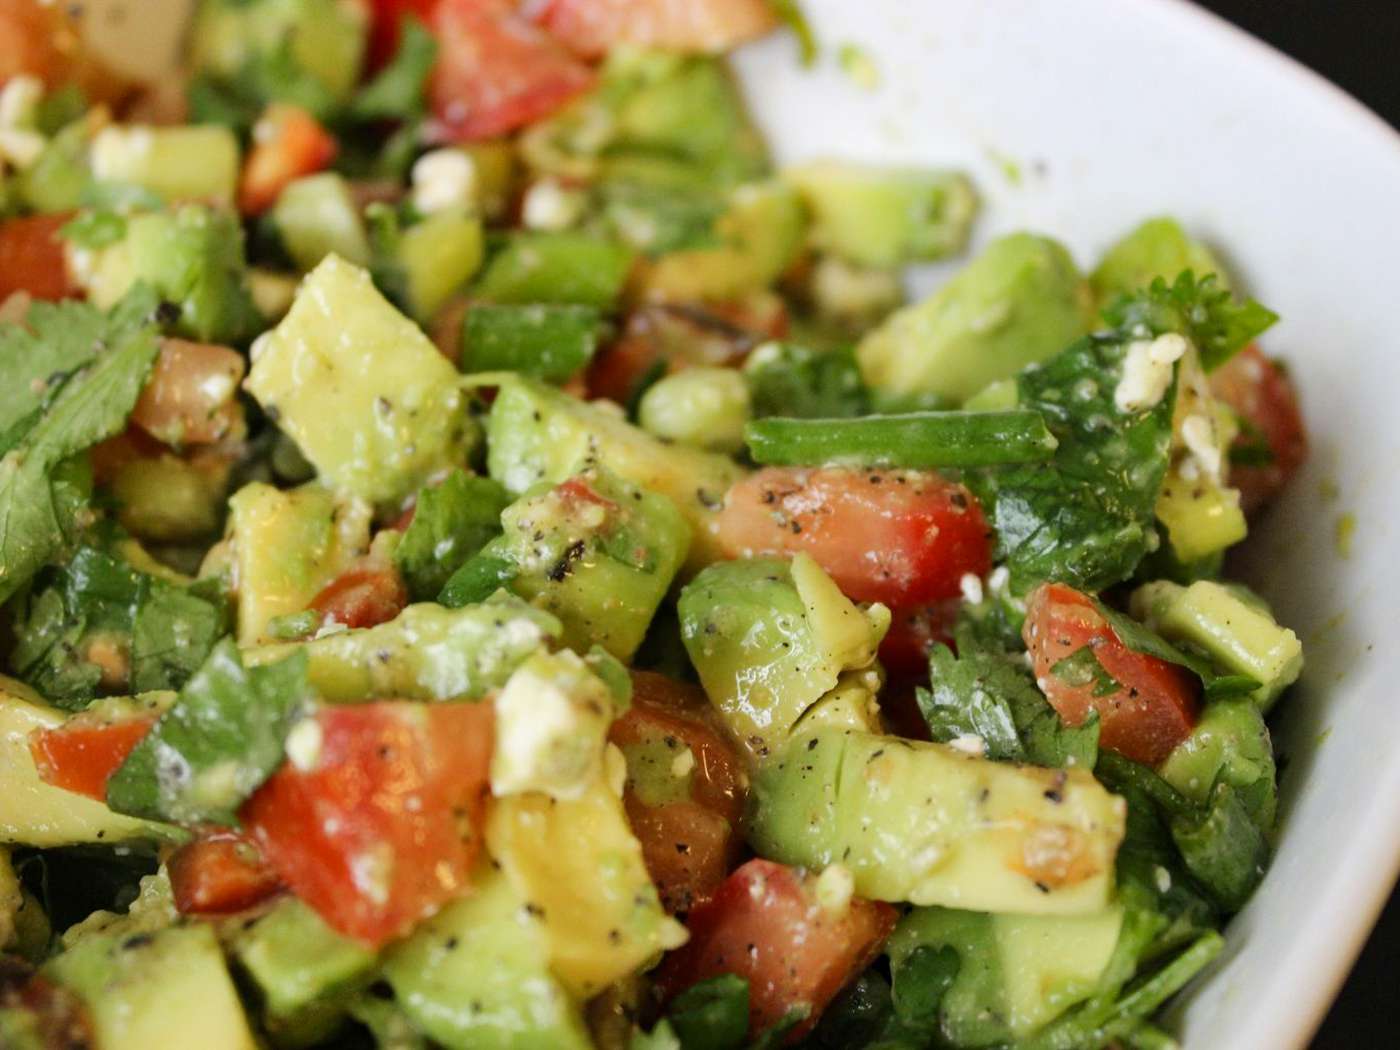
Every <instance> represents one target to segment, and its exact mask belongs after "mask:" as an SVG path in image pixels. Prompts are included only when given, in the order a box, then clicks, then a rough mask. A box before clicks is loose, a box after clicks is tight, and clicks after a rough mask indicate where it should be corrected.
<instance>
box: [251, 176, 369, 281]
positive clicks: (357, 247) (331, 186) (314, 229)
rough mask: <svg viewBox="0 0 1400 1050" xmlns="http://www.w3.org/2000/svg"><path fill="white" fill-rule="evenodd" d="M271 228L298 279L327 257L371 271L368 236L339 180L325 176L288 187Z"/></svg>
mask: <svg viewBox="0 0 1400 1050" xmlns="http://www.w3.org/2000/svg"><path fill="white" fill-rule="evenodd" d="M272 222H273V225H275V226H276V227H277V232H278V234H280V235H281V238H282V246H283V247H284V248H286V249H287V254H288V255H289V256H291V259H292V262H294V263H296V266H297V269H298V270H300V271H301V272H302V273H307V272H309V271H311V270H314V269H315V268H316V266H317V265H318V264H319V263H320V262H321V260H322V259H324V258H325V257H326V256H328V255H331V254H335V255H339V256H340V257H341V258H342V259H344V260H345V261H346V262H352V263H354V264H355V265H356V266H368V265H369V258H370V251H369V234H368V233H366V232H365V223H364V219H363V218H361V216H360V210H359V208H357V207H356V206H355V200H354V198H353V197H352V196H351V194H350V184H349V183H348V182H346V181H345V177H344V176H343V175H338V174H336V173H335V172H333V171H325V172H321V173H320V174H319V175H307V176H305V177H304V178H300V179H297V180H296V181H294V182H291V183H289V184H288V185H287V188H286V189H284V190H283V191H282V193H281V195H280V196H278V198H277V203H276V204H275V205H273V208H272Z"/></svg>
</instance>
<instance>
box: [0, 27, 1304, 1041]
mask: <svg viewBox="0 0 1400 1050" xmlns="http://www.w3.org/2000/svg"><path fill="white" fill-rule="evenodd" d="M784 22H786V23H787V28H786V29H785V30H784V31H789V32H795V33H796V34H797V35H798V37H799V38H800V40H801V41H802V43H803V50H804V51H805V52H807V53H808V56H809V58H816V57H817V55H818V46H819V44H821V43H823V42H821V41H820V38H819V34H818V35H816V36H814V35H813V33H812V27H810V26H808V25H807V24H806V23H805V22H804V21H803V20H802V17H801V13H800V11H799V10H798V9H797V7H796V5H795V4H793V3H791V2H786V0H785V2H773V3H770V2H768V0H692V2H688V3H681V2H670V0H543V2H534V3H524V4H517V3H515V2H514V0H372V2H370V0H203V2H201V3H199V4H197V6H196V11H195V13H194V16H193V22H192V25H191V26H190V30H189V34H188V38H187V41H186V47H185V50H184V52H183V56H182V59H181V67H180V70H179V71H178V73H173V72H172V73H171V74H169V75H168V76H164V77H162V78H160V79H159V80H158V81H156V82H155V83H152V84H147V85H139V84H133V83H131V82H129V81H128V80H125V79H123V78H122V77H121V76H120V75H119V74H117V73H115V72H113V71H112V69H111V68H109V67H108V66H107V65H106V64H104V61H103V60H102V58H101V57H100V56H99V55H97V54H95V53H94V52H92V51H91V50H90V49H89V48H87V47H85V46H84V45H83V39H84V33H85V29H86V27H85V25H84V22H83V15H82V12H81V5H78V6H77V8H74V5H50V4H46V3H40V2H37V0H25V2H16V3H11V4H7V5H5V6H3V7H0V82H2V83H0V159H2V160H3V176H0V216H3V218H0V376H3V382H0V456H3V458H0V603H3V622H4V631H3V643H2V644H3V648H2V649H0V652H3V668H0V669H2V670H3V672H4V676H3V677H0V1045H3V1046H5V1047H14V1048H18V1050H34V1048H45V1050H48V1048H56V1047H69V1048H75V1047H86V1048H93V1050H149V1048H154V1047H193V1046H198V1047H201V1048H207V1050H224V1048H228V1050H248V1048H254V1047H278V1048H284V1047H285V1048H309V1047H381V1048H386V1050H387V1048H393V1050H409V1048H427V1047H444V1048H449V1050H476V1048H520V1050H534V1048H560V1050H591V1048H598V1050H741V1048H776V1047H779V1046H800V1047H805V1048H811V1050H825V1048H869V1050H876V1048H879V1050H922V1048H932V1047H940V1048H942V1047H951V1048H966V1050H972V1048H991V1047H998V1048H1015V1050H1031V1048H1044V1050H1073V1048H1098V1047H1116V1048H1130V1047H1136V1048H1159V1047H1165V1046H1170V1045H1174V1044H1173V1043H1172V1040H1171V1036H1170V1035H1169V1034H1168V1031H1167V1028H1166V1027H1165V1026H1164V1025H1165V1022H1162V1021H1161V1018H1160V1011H1161V1008H1162V1007H1163V1005H1164V1004H1165V1003H1166V1002H1167V1001H1168V1000H1169V999H1171V998H1172V996H1173V995H1175V993H1176V992H1178V991H1179V990H1180V989H1181V988H1182V987H1183V986H1184V985H1185V984H1186V983H1187V982H1188V981H1190V980H1191V979H1192V978H1193V977H1195V976H1196V975H1197V974H1199V973H1201V972H1202V970H1203V969H1204V968H1205V967H1207V966H1208V964H1209V963H1210V962H1211V961H1212V960H1213V959H1214V958H1215V957H1216V956H1217V955H1218V954H1219V953H1220V951H1221V949H1222V947H1223V944H1224V941H1223V937H1222V932H1221V931H1222V929H1223V926H1224V924H1225V923H1226V922H1227V921H1228V919H1229V918H1230V916H1231V915H1232V914H1234V913H1235V912H1236V911H1238V910H1239V909H1240V908H1241V907H1242V906H1243V905H1244V904H1245V902H1246V901H1247V900H1248V899H1249V897H1250V895H1251V894H1252V893H1253V891H1254V890H1255V889H1256V887H1257V886H1258V885H1259V883H1260V881H1261V880H1262V879H1263V878H1264V875H1265V871H1266V868H1267V867H1268V862H1269V858H1270V853H1271V848H1272V843H1273V840H1274V835H1275V831H1276V823H1277V809H1278V792H1277V783H1278V776H1277V772H1278V770H1277V764H1276V759H1275V754H1274V749H1273V747H1272V745H1271V742H1270V736H1269V728H1268V724H1269V722H1268V720H1269V718H1270V717H1271V712H1272V711H1273V709H1274V707H1275V705H1276V704H1277V703H1278V702H1279V700H1280V698H1281V697H1282V696H1283V695H1284V694H1285V693H1286V692H1287V691H1288V688H1289V687H1290V686H1291V685H1292V684H1293V683H1294V682H1295V681H1296V680H1297V678H1298V677H1299V674H1300V671H1301V669H1302V660H1303V657H1302V651H1301V646H1300V643H1299V641H1298V638H1297V637H1296V636H1295V634H1294V633H1293V632H1292V631H1291V630H1289V629H1288V627H1287V626H1285V625H1283V624H1281V623H1279V622H1278V621H1277V620H1276V618H1275V616H1274V614H1273V613H1272V612H1271V610H1270V608H1269V606H1268V604H1267V603H1266V602H1265V601H1264V600H1263V599H1262V598H1261V597H1260V596H1259V595H1258V594H1256V593H1255V592H1253V591H1252V590H1250V589H1249V588H1248V587H1247V586H1245V585H1244V584H1243V583H1241V582H1238V581H1235V580H1232V579H1231V578H1229V576H1228V574H1227V573H1226V571H1225V570H1226V569H1227V567H1228V559H1227V553H1228V552H1229V550H1230V549H1231V548H1233V547H1235V546H1236V545H1237V544H1240V543H1242V542H1247V536H1248V533H1249V530H1250V525H1251V522H1252V521H1253V520H1254V519H1255V517H1256V516H1257V515H1258V514H1260V513H1262V512H1264V510H1265V509H1266V508H1267V506H1268V504H1269V503H1270V501H1271V500H1272V499H1273V498H1274V497H1275V496H1276V495H1277V494H1278V493H1279V491H1280V490H1281V489H1282V488H1283V486H1285V485H1286V483H1287V482H1288V480H1289V478H1290V476H1291V475H1292V474H1293V473H1294V472H1295V471H1296V470H1297V468H1298V467H1299V465H1300V464H1301V463H1302V461H1303V459H1304V457H1305V455H1306V438H1305V434H1304V430H1303V426H1302V422H1301V417H1300V413H1299V406H1298V400H1297V396H1296V393H1295V391H1294V388H1293V385H1292V383H1291V381H1290V378H1289V374H1288V372H1287V370H1286V369H1285V368H1284V367H1283V365H1282V364H1280V363H1279V362H1278V361H1276V360H1274V359H1272V358H1270V357H1268V356H1266V355H1265V353H1264V351H1263V350H1262V349H1261V345H1260V343H1259V342H1258V340H1259V337H1260V336H1262V335H1263V333H1264V332H1265V331H1266V330H1267V329H1268V328H1269V327H1270V326H1271V325H1272V324H1273V323H1274V321H1275V320H1276V317H1275V315H1274V314H1273V313H1272V312H1271V311H1270V310H1268V309H1267V308H1265V307H1264V306H1262V305H1260V304H1259V303H1257V302H1255V301H1253V300H1251V299H1248V298H1246V297H1243V296H1241V295H1240V294H1238V290H1237V288H1236V286H1235V284H1234V281H1233V280H1232V278H1231V275H1230V274H1229V273H1228V272H1227V271H1226V269H1225V268H1224V267H1223V266H1222V265H1221V263H1220V261H1219V259H1218V258H1217V257H1216V255H1215V254H1214V253H1213V251H1212V250H1211V248H1210V247H1208V246H1207V245H1206V244H1205V243H1204V242H1203V241H1201V240H1199V239H1197V237H1196V236H1194V235H1193V233H1192V232H1190V231H1187V230H1185V229H1184V228H1183V227H1182V226H1181V225H1180V224H1179V223H1178V222H1176V221H1175V220H1173V219H1171V218H1168V217H1162V218H1153V219H1149V220H1148V221H1146V222H1144V223H1142V224H1141V225H1140V226H1138V227H1136V228H1135V229H1132V230H1130V231H1128V232H1127V233H1126V234H1125V235H1124V236H1123V238H1122V239H1121V240H1120V241H1118V242H1117V243H1116V244H1114V245H1112V246H1110V247H1108V249H1107V250H1106V252H1105V253H1104V254H1103V255H1102V257H1101V258H1100V259H1099V260H1098V261H1097V262H1096V263H1095V265H1094V268H1093V269H1092V270H1091V271H1089V272H1088V273H1087V274H1086V273H1085V272H1083V271H1081V269H1080V265H1079V261H1077V260H1076V259H1075V258H1073V257H1072V256H1071V254H1070V252H1069V251H1068V250H1067V249H1066V248H1065V247H1064V246H1063V245H1061V244H1060V243H1059V242H1058V241H1056V240H1055V239H1053V238H1052V237H1050V236H1047V235H1045V234H1043V233H1039V232H1022V233H1015V234H1012V235H1009V236H1004V237H1001V238H998V239H994V240H991V241H990V242H987V243H983V242H982V241H981V240H978V241H977V242H976V243H977V244H978V246H977V247H976V248H975V249H972V248H971V247H970V245H971V244H973V243H974V232H975V227H976V222H977V217H978V212H979V196H978V192H977V189H976V186H975V185H974V182H973V180H972V179H971V178H970V177H969V176H968V175H966V174H965V173H962V172H959V171H956V170H951V169H948V170H932V169H926V168H921V167H907V168H896V167H883V166H876V165H872V164H869V163H865V162H862V161H859V160H857V159H853V158H843V157H839V156H838V157H822V158H815V159H809V160H806V161H803V162H800V163H795V164H790V165H781V164H779V163H777V162H776V161H775V160H774V158H772V157H771V156H770V155H769V153H768V151H767V148H766V146H765V143H764V140H763V137H762V136H761V135H760V133H759V131H758V129H757V128H756V127H755V125H754V124H753V122H752V121H751V120H750V118H749V116H748V114H747V112H746V110H745V107H744V103H743V99H742V97H741V94H740V91H739V88H738V85H737V82H736V81H735V79H734V78H733V77H732V76H731V74H730V72H729V70H728V68H727V64H726V59H725V57H724V56H725V53H726V52H727V51H729V50H730V49H732V48H734V47H735V46H737V45H740V44H742V43H744V42H746V41H749V40H752V39H755V38H757V37H760V36H763V35H765V34H767V33H769V32H770V31H773V30H778V29H781V28H782V23H784ZM816 28H817V29H818V30H819V29H820V27H819V26H818V27H816ZM821 60H823V61H824V60H826V59H824V58H823V59H821ZM964 256H966V258H965V259H964V261H963V263H962V264H961V267H960V269H958V270H957V272H956V274H955V275H954V276H953V277H952V278H951V279H949V280H947V281H946V282H945V283H943V284H942V285H941V286H940V287H938V288H936V290H934V291H933V292H932V294H930V295H928V296H927V297H923V298H914V299H912V300H911V299H910V298H908V296H907V293H906V284H905V281H904V280H903V276H904V270H905V269H906V268H907V267H909V266H911V265H916V264H920V263H925V262H930V261H935V260H949V259H955V258H959V257H964Z"/></svg>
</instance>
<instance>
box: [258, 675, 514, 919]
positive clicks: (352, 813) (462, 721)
mask: <svg viewBox="0 0 1400 1050" xmlns="http://www.w3.org/2000/svg"><path fill="white" fill-rule="evenodd" d="M315 717H316V722H317V724H318V726H319V727H320V734H319V735H320V747H319V748H318V749H316V753H315V754H314V755H312V756H310V757H311V759H312V760H311V761H309V762H303V764H295V763H292V762H288V763H286V764H284V765H283V766H282V767H281V768H280V769H278V771H277V772H276V773H274V774H273V775H272V776H271V777H270V778H269V779H268V780H267V782H266V783H264V784H263V786H262V787H260V788H259V789H258V790H257V792H256V793H254V795H253V796H252V797H251V798H250V799H248V801H247V802H246V803H244V805H243V808H242V810H241V811H240V813H239V817H240V819H241V821H242V823H243V826H244V828H245V829H246V830H247V831H248V833H249V834H251V835H252V837H253V839H254V841H256V842H257V843H258V845H259V846H260V847H261V848H262V851H263V854H264V856H266V858H267V860H268V863H269V864H270V865H271V866H272V868H273V869H274V870H275V871H276V872H277V874H278V875H279V876H280V877H281V879H282V881H284V882H285V883H286V884H287V885H288V886H290V887H291V889H292V892H293V893H295V894H296V895H297V896H298V897H300V898H301V899H302V900H304V901H305V902H306V903H307V904H309V905H310V906H311V907H312V908H314V909H315V910H316V911H317V912H318V913H319V914H320V915H321V917H322V918H323V919H325V920H326V922H327V923H329V924H330V925H331V926H333V927H334V928H335V929H337V930H339V931H340V932H342V933H344V934H346V935H347V936H350V937H355V938H358V939H359V940H361V941H365V942H367V943H369V944H376V945H377V944H383V943H384V942H386V941H388V940H390V939H392V938H393V937H396V936H398V935H400V934H402V933H403V932H404V931H406V930H407V929H409V928H410V927H411V926H413V925H414V924H415V923H417V922H418V921H420V920H421V919H423V918H425V917H427V916H429V915H431V914H433V913H434V912H435V911H437V910H438V908H440V907H441V906H442V905H443V904H445V903H446V902H447V901H449V900H451V899H453V898H454V897H456V896H458V895H459V894H461V893H462V892H463V891H464V890H465V889H466V888H467V884H468V877H469V873H470V872H471V867H472V864H473V862H474V861H475V859H476V856H477V854H478V852H479V850H480V848H481V834H480V827H481V821H482V807H483V805H484V803H485V798H486V793H487V790H488V784H489V776H490V764H491V748H492V743H493V736H492V734H493V727H494V711H493V708H492V707H491V705H490V704H488V703H479V704H472V703H441V704H423V703H413V702H408V701H382V702H376V703H367V704H357V705H347V706H339V707H328V708H324V709H323V710H321V711H320V712H319V713H318V714H317V715H316V716H315Z"/></svg>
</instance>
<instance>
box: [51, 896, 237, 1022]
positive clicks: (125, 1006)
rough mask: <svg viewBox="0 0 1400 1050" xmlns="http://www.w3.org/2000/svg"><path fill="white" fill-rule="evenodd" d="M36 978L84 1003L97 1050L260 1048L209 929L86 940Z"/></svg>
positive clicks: (187, 928) (193, 927) (176, 929)
mask: <svg viewBox="0 0 1400 1050" xmlns="http://www.w3.org/2000/svg"><path fill="white" fill-rule="evenodd" d="M42 972H43V974H44V976H46V977H48V978H49V979H50V980H52V981H54V982H56V983H58V984H61V985H63V986H65V987H67V988H71V989H72V990H73V991H74V992H76V993H77V994H78V996H79V997H80V998H81V999H82V1000H83V1002H84V1003H85V1004H86V1005H87V1008H88V1015H89V1017H90V1019H91V1022H92V1027H93V1035H94V1036H95V1037H96V1039H97V1045H99V1046H101V1047H102V1050H150V1048H151V1047H155V1046H172V1047H173V1046H198V1047H201V1048H207V1050H256V1047H257V1045H258V1044H257V1041H256V1040H255V1039H254V1038H253V1033H252V1031H251V1030H250V1029H249V1027H248V1020H247V1018H246V1017H245V1016H244V1014H243V1005H242V1003H241V1002H239V999H238V992H237V990H236V989H235V988H234V985H233V980H232V978H230V977H229V973H228V969H227V967H226V966H225V965H224V956H223V952H222V951H221V950H220V949H219V942H218V940H217V939H216V938H215V937H214V930H213V927H212V926H208V925H206V924H202V923H200V924H194V925H189V926H172V927H169V928H168V929H163V930H157V931H155V932H153V933H148V934H144V935H141V936H138V937H132V936H127V935H125V934H120V933H115V934H90V935H87V936H84V937H82V938H81V939H79V940H78V941H77V943H75V944H73V945H72V947H70V948H68V949H67V950H66V951H64V952H62V953H61V954H59V955H56V956H54V958H52V959H51V960H49V962H48V963H46V964H45V966H44V968H43V971H42Z"/></svg>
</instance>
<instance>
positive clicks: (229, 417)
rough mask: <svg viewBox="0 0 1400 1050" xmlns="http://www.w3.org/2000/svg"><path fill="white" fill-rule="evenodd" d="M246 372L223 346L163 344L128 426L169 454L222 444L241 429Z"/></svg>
mask: <svg viewBox="0 0 1400 1050" xmlns="http://www.w3.org/2000/svg"><path fill="white" fill-rule="evenodd" d="M246 369H247V361H246V360H245V359H244V357H243V355H242V354H240V353H238V352H237V351H236V350H231V349H229V348H228V347H226V346H215V345H214V344H212V343H192V342H189V341H188V340H185V339H163V340H161V347H160V356H159V357H157V358H156V363H155V366H154V367H153V368H152V369H151V376H150V378H149V379H147V380H146V386H145V387H144V388H143V389H142V391H141V396H140V398H138V399H137V401H136V407H135V408H134V409H132V412H131V421H132V422H133V423H135V424H136V425H137V426H139V427H140V428H141V429H142V430H144V431H145V432H146V433H147V434H149V435H151V437H153V438H156V439H157V440H158V441H162V442H164V443H165V444H167V445H170V446H171V447H173V448H180V447H182V446H184V445H212V444H214V443H215V442H217V441H222V440H223V439H224V438H226V437H228V436H229V435H230V434H232V433H234V432H235V431H236V430H238V429H239V427H240V425H241V423H242V419H243V409H242V407H241V406H240V405H239V404H238V385H239V384H240V383H241V382H243V373H244V371H245V370H246Z"/></svg>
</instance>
